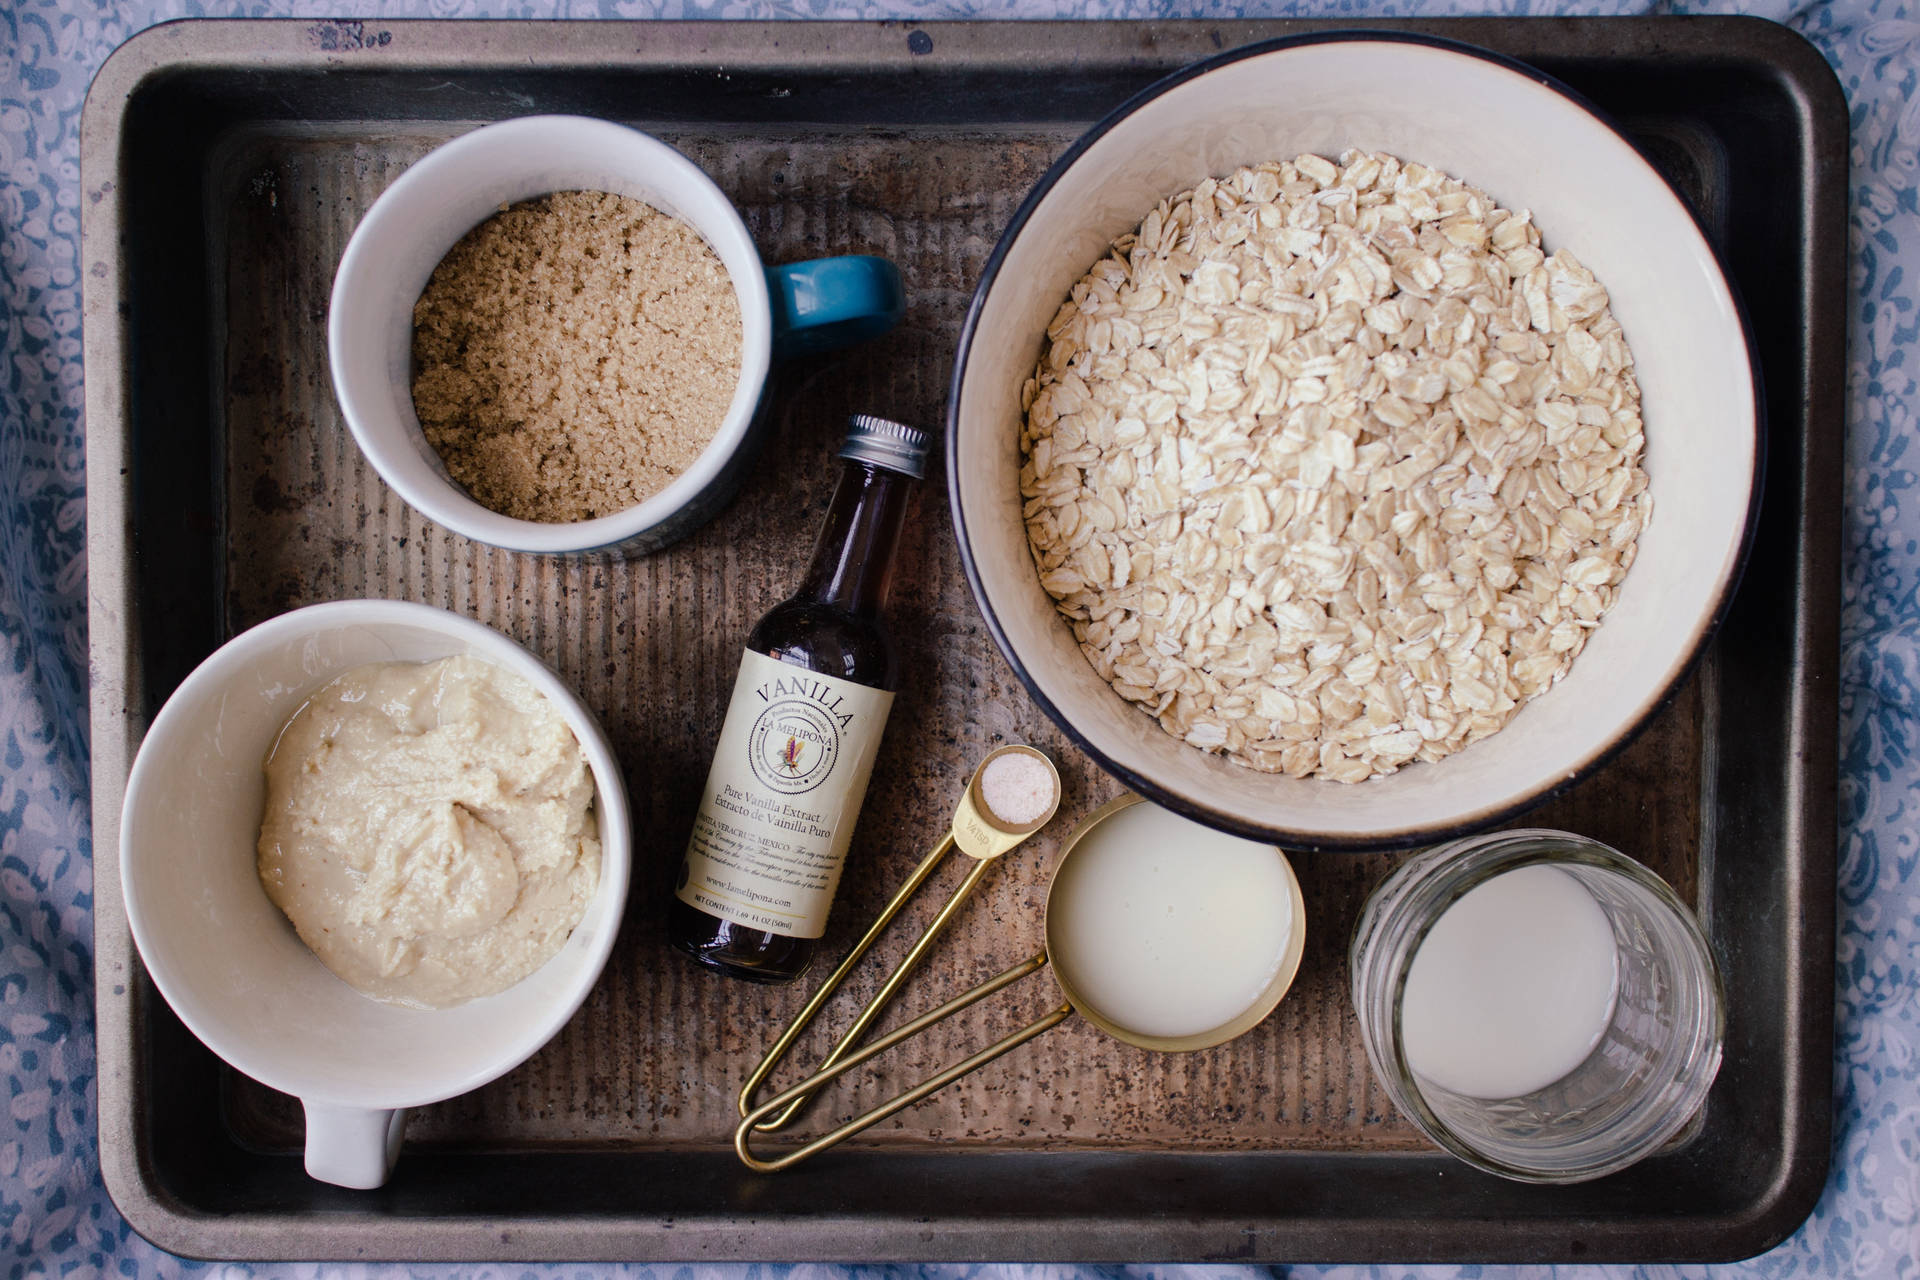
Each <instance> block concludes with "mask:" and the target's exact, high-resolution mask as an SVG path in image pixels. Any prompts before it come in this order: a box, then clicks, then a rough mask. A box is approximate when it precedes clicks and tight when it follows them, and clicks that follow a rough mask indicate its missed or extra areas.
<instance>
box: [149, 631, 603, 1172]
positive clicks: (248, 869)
mask: <svg viewBox="0 0 1920 1280" xmlns="http://www.w3.org/2000/svg"><path fill="white" fill-rule="evenodd" d="M456 654H470V655H472V656H474V657H476V658H481V659H484V660H485V661H487V662H491V663H493V664H495V665H496V666H499V667H502V668H505V669H506V670H508V671H510V672H512V673H513V674H515V675H517V676H520V677H521V678H522V679H525V680H527V681H528V682H529V683H531V684H533V685H534V687H536V688H538V689H539V690H540V691H541V692H542V693H543V694H545V695H546V696H547V697H548V698H549V699H551V700H552V702H553V703H554V705H555V706H557V707H558V708H559V709H560V711H561V714H562V715H563V716H565V718H566V721H567V723H568V724H569V725H570V726H571V727H572V729H573V733H574V736H575V737H576V738H577V739H579V741H580V745H581V747H582V748H583V749H584V751H585V752H586V757H587V763H588V765H589V766H590V768H591V769H592V772H593V781H594V788H595V810H596V813H597V814H598V818H599V824H600V883H599V887H598V888H597V889H595V891H594V894H593V898H592V900H591V901H590V903H589V904H588V907H587V912H586V915H585V917H584V918H582V920H581V921H580V923H579V925H578V926H576V927H575V929H574V931H573V935H572V936H571V937H570V938H568V940H567V942H566V944H565V946H563V947H562V948H561V949H560V951H559V953H558V954H557V955H555V956H554V957H553V958H552V959H551V960H549V961H548V962H547V963H546V964H545V965H543V966H541V967H540V968H539V969H538V970H536V971H535V972H533V973H532V974H529V975H528V976H527V977H526V978H524V979H522V980H521V981H520V982H518V983H516V984H515V985H514V986H512V987H509V988H508V989H506V990H505V991H502V992H499V993H497V994H495V995H492V996H486V997H483V998H481V999H479V1000H473V1001H470V1002H468V1003H466V1004H463V1005H457V1006H454V1007H452V1008H447V1009H416V1008H407V1007H404V1006H401V1005H397V1004H388V1003H385V1002H383V1001H379V1000H375V999H372V998H370V997H368V996H364V995H362V994H360V993H359V992H358V991H356V990H354V989H353V988H352V987H350V986H348V985H347V984H346V983H345V982H343V981H341V980H340V979H339V978H337V977H335V976H334V974H333V973H332V972H331V971H330V970H328V969H327V968H326V966H324V965H323V964H321V962H320V961H319V960H318V959H317V958H316V957H315V956H314V954H313V953H312V952H311V951H309V950H308V949H307V947H306V944H305V943H303V942H301V941H300V938H299V936H298V935H297V934H296V933H294V931H293V926H292V925H291V924H290V923H288V921H287V919H286V917H285V916H283V915H282V914H281V913H280V910H279V908H277V907H275V906H274V905H273V903H272V902H271V901H269V900H268V898H267V895H266V892H265V890H263V889H262V888H261V887H260V881H259V878H258V875H257V873H256V872H255V869H254V865H255V863H254V846H255V843H256V841H257V840H258V839H259V835H260V820H261V816H262V813H263V811H264V808H265V804H266V778H265V775H264V773H263V771H262V767H261V766H262V762H263V761H264V760H265V758H266V756H267V752H268V750H269V749H270V748H271V747H272V746H273V743H274V740H275V739H276V738H277V737H278V735H279V733H280V730H281V728H282V727H283V726H284V725H285V724H286V722H287V720H288V719H289V718H291V717H292V715H293V713H294V712H295V711H297V710H298V709H299V708H300V706H301V704H302V703H304V702H305V701H306V699H307V697H308V695H310V694H311V693H313V692H314V691H315V690H316V689H318V688H319V687H320V686H321V685H324V684H325V683H327V681H329V680H331V679H332V678H333V677H334V676H336V675H338V674H339V673H340V672H342V671H344V670H346V669H347V668H349V667H353V666H357V665H359V664H361V663H365V662H386V661H407V662H424V661H430V660H432V659H436V658H444V657H451V656H453V655H456ZM631 842H632V838H631V831H630V822H629V816H628V812H627V797H626V787H625V785H624V784H623V783H622V781H621V777H620V768H619V765H618V763H617V762H616V761H615V759H614V755H613V749H612V747H611V746H610V745H609V744H608V742H607V738H606V735H605V734H604V733H602V732H601V730H600V726H599V724H598V723H597V722H596V721H595V720H594V718H593V714H592V713H591V712H589V711H588V710H587V709H586V708H585V707H584V706H583V705H581V703H580V700H579V699H577V698H575V697H574V696H573V694H572V693H571V692H570V691H569V690H568V689H567V687H566V686H565V685H564V684H562V683H561V682H560V680H559V678H558V677H557V676H555V675H554V674H553V672H551V671H549V670H548V669H547V668H546V666H544V665H543V664H542V663H541V662H539V661H538V660H537V659H535V658H534V657H533V656H532V655H531V654H529V653H528V652H527V651H526V650H525V649H522V648H521V647H520V646H519V645H517V644H515V643H514V642H513V641H512V640H509V639H508V638H507V637H505V636H503V635H501V634H500V633H499V632H497V631H494V630H492V629H491V628H489V627H485V626H482V625H481V624H480V623H478V622H474V621H471V620H470V619H467V618H462V617H458V616H456V615H454V614H451V613H447V612H445V611H444V610H440V609H433V608H429V607H427V606H426V605H420V604H407V603H404V602H401V601H393V600H348V601H339V602H336V603H332V604H319V605H314V606H312V607H310V608H306V609H299V610H296V611H294V612H293V613H289V614H284V615H282V616H281V617H278V618H274V619H272V620H271V621H268V622H265V623H262V624H261V625H259V626H257V627H255V628H253V629H252V630H251V631H247V632H245V633H243V634H241V635H239V636H236V637H235V638H234V639H232V640H230V641H228V642H227V644H225V645H224V646H222V647H221V648H220V649H218V650H217V651H215V653H214V654H213V655H212V656H211V657H209V658H208V659H207V660H206V661H205V662H203V663H201V664H200V666H199V667H198V668H196V669H195V670H194V672H193V674H191V675H190V676H188V677H187V679H186V680H185V681H184V682H182V684H181V685H180V687H179V688H178V689H177V690H175V691H174V694H173V696H172V697H171V698H169V699H168V700H167V704H166V706H164V707H163V708H161V711H160V714H159V715H158V716H156V717H155V718H154V721H153V724H152V726H151V727H150V728H149V729H148V730H147V734H146V738H145V739H144V741H142V743H141V745H140V751H139V754H138V756H137V757H136V758H135V760H134V764H133V770H132V773H131V776H129V778H128V779H127V797H126V804H125V808H124V810H123V819H122V824H121V841H120V845H121V848H120V866H121V877H122V881H123V889H124V892H125V896H126V905H127V918H128V922H129V923H130V925H131V926H132V930H133V939H134V943H135V945H136V946H137V947H138V948H139V951H140V958H141V960H142V961H143V962H144V963H145V965H146V968H147V972H148V973H149V974H150V975H151V976H152V978H153V981H154V985H155V986H157V987H159V989H160V994H161V995H163V996H165V997H166V1001H167V1003H168V1004H169V1005H171V1006H172V1007H173V1010H174V1012H175V1013H177V1014H179V1015H180V1020H181V1021H182V1022H184V1023H186V1025H187V1027H188V1029H189V1030H191V1031H192V1032H193V1033H194V1034H195V1035H196V1036H198V1037H199V1038H200V1039H201V1040H202V1041H204V1042H205V1043H206V1045H207V1047H208V1048H210V1049H212V1050H213V1051H214V1052H215V1053H217V1054H219V1055H220V1056H221V1057H222V1058H224V1059H225V1060H226V1061H227V1062H229V1063H231V1064H232V1065H233V1066H234V1067H235V1068H237V1069H238V1070H240V1071H242V1072H244V1073H246V1074H247V1075H249V1076H252V1077H253V1078H254V1079H256V1080H258V1081H260V1082H261V1083H262V1084H265V1085H268V1086H269V1087H271V1088H274V1089H278V1090H280V1091H281V1092H283V1093H289V1094H292V1095H294V1096H295V1097H298V1098H299V1099H301V1101H302V1102H303V1103H304V1104H305V1105H306V1110H307V1167H308V1170H309V1172H311V1173H313V1174H314V1176H316V1177H319V1178H322V1179H324V1180H326V1181H330V1182H338V1183H341V1184H342V1185H346V1186H362V1187H365V1186H376V1185H378V1184H379V1183H380V1182H381V1181H382V1180H384V1178H385V1177H386V1173H387V1170H388V1168H389V1167H390V1166H391V1164H392V1160H393V1157H394V1155H395V1154H396V1153H397V1148H398V1142H399V1136H400V1128H401V1118H402V1112H403V1110H404V1108H407V1107H415V1106H423V1105H425V1104H427V1103H429V1102H437V1101H439V1100H441V1099H443V1098H450V1097H453V1096H454V1095H456V1094H460V1093H465V1092H467V1091H468V1090H470V1089H474V1088H477V1087H478V1086H480V1085H482V1084H485V1083H486V1082H487V1081H489V1080H492V1079H493V1078H494V1077H496V1076H499V1075H501V1074H503V1073H505V1072H506V1071H508V1070H511V1069H512V1068H513V1067H515V1066H517V1065H518V1064H519V1063H521V1062H522V1061H524V1060H525V1059H526V1058H528V1057H529V1056H531V1055H532V1054H533V1052H534V1051H535V1050H537V1049H539V1048H540V1046H541V1045H543V1044H545V1043H546V1042H547V1041H548V1040H549V1039H551V1038H552V1037H553V1035H554V1033H555V1032H557V1031H558V1030H559V1029H560V1028H561V1027H562V1026H563V1025H565V1023H566V1021H567V1019H569V1018H571V1017H572V1016H573V1013H574V1010H576V1009H577V1008H579V1006H580V1003H581V1001H583V1000H584V999H585V998H586V995H587V992H588V991H589V990H590V989H591V988H592V987H593V984H594V982H595V980H596V979H597V978H598V977H599V975H600V970H601V968H602V967H603V966H604V965H605V964H606V960H607V955H608V953H609V952H610V951H611V949H612V947H613V939H614V935H615V933H616V932H617V931H618V929H619V927H620V916H621V912H622V910H623V908H624V907H625V905H626V899H627V879H628V873H629V866H630V863H631V856H632V855H631Z"/></svg>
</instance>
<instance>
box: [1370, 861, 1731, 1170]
mask: <svg viewBox="0 0 1920 1280" xmlns="http://www.w3.org/2000/svg"><path fill="white" fill-rule="evenodd" d="M1349 961H1350V968H1351V975H1352V981H1353V1003H1354V1009H1355V1012H1356V1013H1357V1014H1358V1015H1359V1019H1360V1030H1361V1037H1362V1039H1363V1040H1364V1042H1365V1044H1366V1047H1367V1056H1368V1058H1369V1059H1370V1060H1371V1061H1372V1063H1373V1069H1374V1073H1375V1074H1376V1075H1377V1076H1378V1077H1379V1078H1380V1080H1381V1082H1382V1084H1383V1085H1384V1086H1385V1088H1386V1091H1387V1094H1388V1096H1389V1097H1391V1098H1392V1099H1393V1102H1394V1105H1395V1106H1397V1107H1398V1108H1399V1109H1400V1111H1401V1112H1402V1113H1403V1114H1404V1115H1406V1116H1407V1118H1408V1119H1410V1120H1412V1121H1413V1122H1414V1124H1415V1125H1417V1126H1419V1128H1420V1129H1421V1131H1422V1132H1424V1133H1425V1134H1426V1135H1427V1136H1428V1137H1429V1138H1431V1139H1433V1141H1435V1142H1436V1143H1438V1144H1439V1145H1440V1146H1441V1147H1443V1148H1445V1149H1446V1150H1447V1151H1449V1152H1451V1153H1452V1154H1454V1155H1456V1156H1458V1157H1459V1158H1460V1159H1462V1160H1465V1161H1467V1162H1468V1163H1469V1164H1472V1165H1475V1166H1477V1167H1479V1168H1481V1169H1485V1170H1487V1171H1488V1172H1490V1173H1497V1174H1500V1175H1501V1176H1503V1177H1508V1178H1515V1179H1519V1180H1521V1181H1525V1182H1543V1183H1562V1182H1581V1181H1585V1180H1587V1179H1589V1178H1597V1177H1600V1176H1602V1175H1603V1174H1608V1173H1612V1172H1615V1171H1616V1170H1619V1169H1623V1168H1625V1167H1626V1166H1628V1165H1630V1164H1632V1163H1634V1162H1635V1161H1637V1160H1639V1159H1641V1158H1642V1157H1644V1156H1647V1155H1649V1154H1651V1153H1652V1152H1654V1151H1655V1150H1657V1149H1658V1148H1659V1147H1660V1146H1661V1145H1662V1144H1664V1143H1666V1142H1668V1141H1669V1140H1670V1139H1672V1138H1673V1136H1674V1135H1675V1134H1676V1133H1678V1132H1679V1131H1680V1129H1681V1128H1682V1127H1683V1126H1684V1125H1685V1124H1686V1123H1687V1121H1688V1120H1689V1119H1690V1118H1691V1117H1692V1116H1693V1115H1694V1113H1695V1112H1696V1111H1698V1110H1699V1108H1700V1106H1701V1104H1702V1103H1703V1102H1704V1101H1705V1099H1706V1096H1707V1090H1708V1087H1709V1086H1710V1085H1711V1084H1712V1083H1713V1077H1714V1074H1715V1073H1716V1072H1717V1071H1718V1070H1719V1067H1720V1048H1721V1037H1722V1030H1723V1017H1724V1015H1723V1011H1722V997H1721V990H1720V979H1719V974H1718V972H1717V971H1716V969H1715V968H1714V963H1713V956H1712V953H1711V952H1710V951H1709V950H1708V947H1707V943H1706V939H1705V938H1704V937H1703V936H1702V934H1701V932H1700V928H1699V925H1698V924H1697V923H1696V922H1695V920H1694V918H1693V915H1692V913H1691V912H1689V911H1688V910H1687V908H1686V907H1685V906H1684V905H1683V904H1682V903H1681V902H1680V900H1679V899H1678V898H1676V897H1675V896H1674V894H1673V891H1672V890H1671V889H1669V888H1668V887H1667V885H1666V883H1665V882H1664V881H1662V880H1661V879H1660V877H1658V876H1656V875H1654V874H1653V873H1652V872H1651V871H1648V870H1647V869H1646V868H1645V867H1643V866H1641V865H1640V864H1639V863H1637V862H1635V861H1634V860H1633V859H1631V858H1629V857H1627V856H1626V855H1625V854H1622V853H1619V852H1618V851H1616V850H1614V849H1610V848H1608V847H1607V846H1606V845H1603V844H1600V843H1598V842H1596V841H1593V840H1588V839H1586V838H1585V837H1582V836H1577V835H1571V834H1568V833H1566V832H1561V831H1543V830H1528V831H1501V832H1495V833H1493V834H1491V835H1484V836H1474V837H1470V838H1468V839H1464V840H1456V841H1453V842H1452V843H1449V844H1444V845H1440V846H1438V847H1436V848H1433V849H1428V850H1426V851H1424V852H1422V853H1419V854H1416V855H1415V856H1414V857H1412V858H1410V859H1409V860H1408V861H1406V862H1405V863H1403V864H1402V865H1401V866H1400V867H1399V868H1398V869H1397V870H1396V871H1394V873H1393V874H1392V875H1390V876H1388V877H1387V879H1386V880H1385V881H1384V882H1383V883H1382V884H1381V885H1380V887H1379V888H1378V889H1376V890H1375V891H1374V893H1373V896H1372V897H1371V898H1370V899H1368V901H1367V905H1366V907H1365V908H1364V909H1363V910H1362V912H1361V914H1360V920H1359V923H1358V924H1357V925H1356V926H1355V928H1354V935H1353V943H1352V946H1351V949H1350V953H1349Z"/></svg>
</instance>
